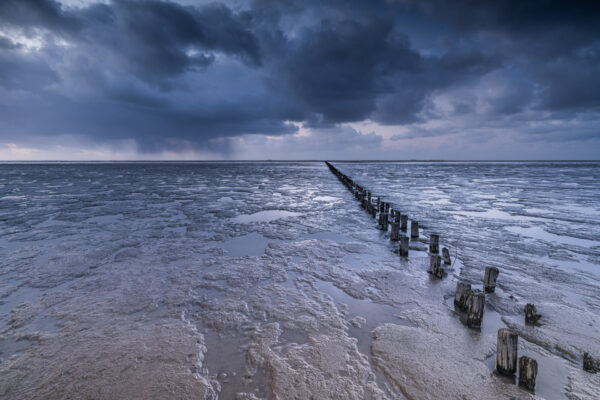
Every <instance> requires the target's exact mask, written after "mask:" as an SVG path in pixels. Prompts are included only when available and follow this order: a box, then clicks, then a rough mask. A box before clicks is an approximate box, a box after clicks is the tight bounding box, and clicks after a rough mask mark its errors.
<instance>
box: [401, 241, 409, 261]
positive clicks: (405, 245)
mask: <svg viewBox="0 0 600 400" xmlns="http://www.w3.org/2000/svg"><path fill="white" fill-rule="evenodd" d="M400 257H408V236H402V237H401V238H400Z"/></svg>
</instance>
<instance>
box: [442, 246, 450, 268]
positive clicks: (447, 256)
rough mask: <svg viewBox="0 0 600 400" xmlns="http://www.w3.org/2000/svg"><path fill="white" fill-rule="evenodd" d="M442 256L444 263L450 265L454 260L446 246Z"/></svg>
mask: <svg viewBox="0 0 600 400" xmlns="http://www.w3.org/2000/svg"><path fill="white" fill-rule="evenodd" d="M442 258H443V259H444V264H446V265H450V264H452V260H451V259H450V252H449V251H448V249H447V248H446V247H444V248H443V249H442Z"/></svg>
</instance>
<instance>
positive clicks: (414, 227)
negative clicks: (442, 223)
mask: <svg viewBox="0 0 600 400" xmlns="http://www.w3.org/2000/svg"><path fill="white" fill-rule="evenodd" d="M418 237H419V222H417V221H410V238H411V239H416V238H418Z"/></svg>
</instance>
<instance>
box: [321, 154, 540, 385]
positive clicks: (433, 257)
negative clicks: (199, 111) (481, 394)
mask: <svg viewBox="0 0 600 400" xmlns="http://www.w3.org/2000/svg"><path fill="white" fill-rule="evenodd" d="M325 164H327V166H328V167H329V169H330V170H331V172H332V173H333V174H334V175H335V176H336V177H337V178H338V179H339V180H340V181H341V182H342V183H343V184H344V185H345V186H346V187H347V188H348V190H350V191H351V192H352V193H353V194H354V197H356V199H358V201H360V203H361V206H362V208H364V209H365V210H366V211H367V213H368V214H369V215H371V217H373V218H377V221H378V226H379V229H381V230H383V231H385V232H387V231H388V227H389V226H390V224H391V231H390V240H392V241H399V242H400V246H399V254H400V257H408V250H409V246H408V240H409V238H408V236H407V235H405V234H404V233H406V232H407V228H408V215H406V214H402V213H401V212H400V211H399V210H395V209H393V208H392V205H391V204H390V203H388V202H385V201H382V200H381V198H380V197H377V198H376V200H373V199H374V197H375V196H374V195H373V194H372V193H371V191H370V190H367V189H366V188H364V187H363V186H361V185H359V184H357V183H356V182H354V180H352V179H351V178H350V177H348V176H347V175H346V174H344V173H343V172H341V171H340V170H338V169H337V168H336V167H334V166H333V165H331V163H329V162H327V161H326V162H325ZM378 212H379V213H378ZM418 237H419V222H418V221H415V220H411V223H410V238H411V239H412V240H414V239H417V238H418ZM439 241H440V236H439V235H438V234H434V233H432V234H430V235H429V271H428V272H429V273H430V274H431V275H432V276H433V277H435V278H437V279H441V278H442V277H443V274H444V270H443V268H442V266H441V264H442V257H443V261H444V264H445V265H450V264H451V259H450V252H449V250H448V249H447V248H446V247H444V248H442V257H440V255H439ZM499 273H500V272H499V270H498V268H495V267H486V269H485V274H484V277H483V291H482V290H479V289H473V288H471V284H470V283H465V282H457V283H456V291H455V293H454V304H455V308H456V309H457V310H460V311H462V312H466V315H467V326H468V327H469V328H480V327H481V323H482V320H483V311H484V309H485V294H486V293H493V292H494V291H495V289H496V280H497V278H498V275H499ZM539 318H540V315H539V314H537V312H536V309H535V306H534V305H533V304H527V306H526V307H525V320H526V323H531V324H533V323H535V322H536V321H537V320H538V319H539ZM518 338H519V336H518V335H517V334H516V333H514V332H512V331H511V330H510V329H506V328H501V329H498V342H497V344H498V352H497V355H496V372H497V373H499V374H502V375H508V376H514V375H515V373H516V372H517V366H518V370H519V385H520V386H522V387H525V388H527V389H529V390H534V388H535V380H536V377H537V370H538V366H537V361H536V360H535V359H534V358H531V357H527V356H522V357H521V358H519V359H517V349H518ZM517 363H518V365H517Z"/></svg>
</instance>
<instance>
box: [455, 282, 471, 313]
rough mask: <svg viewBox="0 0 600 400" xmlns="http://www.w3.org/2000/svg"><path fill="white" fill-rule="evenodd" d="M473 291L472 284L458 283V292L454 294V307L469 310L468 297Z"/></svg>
mask: <svg viewBox="0 0 600 400" xmlns="http://www.w3.org/2000/svg"><path fill="white" fill-rule="evenodd" d="M470 291H471V284H470V283H464V282H456V291H455V292H454V305H455V306H456V307H458V308H460V309H461V310H466V308H467V296H468V294H469V293H468V292H470Z"/></svg>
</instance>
